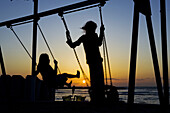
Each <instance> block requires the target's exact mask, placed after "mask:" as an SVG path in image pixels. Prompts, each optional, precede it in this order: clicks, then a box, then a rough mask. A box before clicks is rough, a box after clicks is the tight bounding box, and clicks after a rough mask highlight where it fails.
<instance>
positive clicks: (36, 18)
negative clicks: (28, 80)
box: [31, 0, 39, 101]
mask: <svg viewBox="0 0 170 113" xmlns="http://www.w3.org/2000/svg"><path fill="white" fill-rule="evenodd" d="M33 1H34V21H33V42H32V43H33V45H32V75H33V76H32V78H33V79H32V92H31V97H32V98H31V99H32V101H35V84H36V83H35V82H36V76H34V75H35V70H36V49H37V23H38V20H39V19H38V0H33Z"/></svg>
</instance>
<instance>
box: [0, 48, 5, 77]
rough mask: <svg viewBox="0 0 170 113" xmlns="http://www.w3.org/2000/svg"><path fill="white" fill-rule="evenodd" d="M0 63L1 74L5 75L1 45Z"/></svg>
mask: <svg viewBox="0 0 170 113" xmlns="http://www.w3.org/2000/svg"><path fill="white" fill-rule="evenodd" d="M0 64H1V69H2V75H6V71H5V65H4V60H3V56H2V50H1V46H0Z"/></svg>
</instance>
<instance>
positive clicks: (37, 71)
mask: <svg viewBox="0 0 170 113" xmlns="http://www.w3.org/2000/svg"><path fill="white" fill-rule="evenodd" d="M39 72H40V71H39V69H38V66H37V70H36V71H35V73H34V76H37V75H38V74H39Z"/></svg>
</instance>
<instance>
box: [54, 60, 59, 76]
mask: <svg viewBox="0 0 170 113" xmlns="http://www.w3.org/2000/svg"><path fill="white" fill-rule="evenodd" d="M54 64H55V67H54V72H55V74H56V75H57V68H58V66H57V64H58V62H57V61H56V60H54Z"/></svg>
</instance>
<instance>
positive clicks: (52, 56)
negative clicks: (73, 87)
mask: <svg viewBox="0 0 170 113" xmlns="http://www.w3.org/2000/svg"><path fill="white" fill-rule="evenodd" d="M37 26H38V29H39V30H40V33H41V35H42V37H43V39H44V42H45V44H46V45H47V48H48V50H49V52H50V54H51V56H52V58H53V60H55V58H54V55H53V53H52V51H51V49H50V46H49V44H48V42H47V40H46V38H45V35H44V33H43V31H42V29H41V27H40V25H39V24H38V23H37ZM57 68H58V71H59V73H60V74H61V71H60V69H59V67H57Z"/></svg>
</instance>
